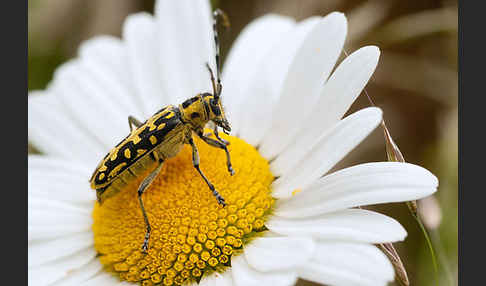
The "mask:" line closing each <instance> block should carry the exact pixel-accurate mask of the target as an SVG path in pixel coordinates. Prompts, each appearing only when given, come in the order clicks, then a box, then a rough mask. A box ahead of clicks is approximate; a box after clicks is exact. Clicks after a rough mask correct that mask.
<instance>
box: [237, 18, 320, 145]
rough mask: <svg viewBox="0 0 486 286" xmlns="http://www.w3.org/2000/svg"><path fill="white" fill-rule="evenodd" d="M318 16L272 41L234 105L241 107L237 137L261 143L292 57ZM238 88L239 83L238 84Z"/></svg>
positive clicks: (257, 143) (268, 126) (316, 21)
mask: <svg viewBox="0 0 486 286" xmlns="http://www.w3.org/2000/svg"><path fill="white" fill-rule="evenodd" d="M319 21H320V18H319V17H311V18H307V19H306V20H304V21H302V22H300V23H298V24H297V25H296V26H295V27H294V28H292V29H290V30H288V31H287V32H285V33H284V34H282V36H281V37H280V39H279V40H278V41H277V42H275V43H274V45H272V48H270V50H269V51H268V53H267V54H266V55H265V57H264V59H263V60H262V62H261V64H259V66H258V70H257V71H256V73H255V74H254V75H253V76H252V78H251V80H250V83H249V84H248V85H246V86H244V87H243V90H244V91H243V94H245V97H244V99H243V101H242V102H241V104H240V105H237V106H236V107H235V108H239V109H241V106H244V107H245V108H244V109H242V110H241V111H240V112H241V115H240V116H238V118H236V119H237V120H239V121H241V122H240V123H239V124H240V125H241V128H240V130H239V137H241V138H243V139H245V141H247V142H248V143H250V144H252V145H253V146H257V145H259V144H260V142H261V140H262V138H263V136H264V135H265V133H266V132H267V130H268V129H269V128H270V126H271V124H272V116H273V111H274V109H275V106H276V104H277V103H278V101H279V97H280V95H281V89H282V85H283V83H284V80H285V76H286V74H287V71H288V70H289V68H290V65H291V63H292V60H293V59H294V57H295V54H296V53H297V51H298V49H299V47H300V46H301V44H302V42H303V41H304V39H305V37H306V36H307V35H308V34H309V33H310V32H309V31H311V30H312V29H314V28H315V27H316V26H317V25H318V24H319ZM240 88H241V87H240Z"/></svg>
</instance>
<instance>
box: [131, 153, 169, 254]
mask: <svg viewBox="0 0 486 286" xmlns="http://www.w3.org/2000/svg"><path fill="white" fill-rule="evenodd" d="M159 162H160V164H159V166H157V168H156V169H155V170H153V171H152V172H151V173H150V174H149V175H148V176H147V177H146V178H145V179H143V181H142V182H141V183H140V186H139V187H138V191H137V193H138V201H139V203H140V208H141V209H142V214H143V219H144V220H145V225H146V226H147V230H146V232H145V239H144V241H143V245H142V251H143V252H147V249H148V242H149V239H150V231H151V229H150V223H149V220H148V217H147V214H146V213H145V208H144V207H143V201H142V195H143V193H144V192H145V190H146V189H147V187H148V186H150V183H152V181H153V180H154V179H155V177H156V176H157V174H158V173H159V172H160V169H162V164H163V162H164V161H159Z"/></svg>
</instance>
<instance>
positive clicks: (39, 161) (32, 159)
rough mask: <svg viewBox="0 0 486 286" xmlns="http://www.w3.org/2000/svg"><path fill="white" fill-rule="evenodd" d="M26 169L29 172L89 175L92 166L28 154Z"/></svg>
mask: <svg viewBox="0 0 486 286" xmlns="http://www.w3.org/2000/svg"><path fill="white" fill-rule="evenodd" d="M28 168H29V172H30V171H45V172H62V173H67V174H73V173H74V174H80V175H85V174H90V172H91V171H92V170H91V168H92V166H85V165H83V164H81V163H77V164H73V162H72V161H71V160H68V159H64V158H58V157H53V156H45V155H37V154H29V156H28Z"/></svg>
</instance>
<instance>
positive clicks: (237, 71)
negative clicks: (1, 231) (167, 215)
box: [28, 0, 438, 286]
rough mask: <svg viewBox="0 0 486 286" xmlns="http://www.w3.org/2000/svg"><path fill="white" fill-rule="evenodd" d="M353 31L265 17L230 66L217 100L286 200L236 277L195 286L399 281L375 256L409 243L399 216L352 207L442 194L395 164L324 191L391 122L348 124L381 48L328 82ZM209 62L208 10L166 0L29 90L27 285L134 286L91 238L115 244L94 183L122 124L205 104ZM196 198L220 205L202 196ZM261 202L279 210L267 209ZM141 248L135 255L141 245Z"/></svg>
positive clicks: (356, 57) (361, 170)
mask: <svg viewBox="0 0 486 286" xmlns="http://www.w3.org/2000/svg"><path fill="white" fill-rule="evenodd" d="M346 31H347V23H346V18H345V16H344V15H343V14H340V13H331V14H329V15H327V16H326V17H312V18H309V19H307V20H304V21H302V22H299V23H295V22H294V21H293V20H292V19H289V18H286V17H282V16H277V15H267V16H264V17H262V18H259V19H257V20H255V21H254V22H252V23H251V24H250V25H248V27H246V29H245V30H244V31H243V32H242V33H241V35H240V36H239V38H238V39H237V41H236V42H235V44H234V47H233V48H232V50H231V52H230V54H229V56H228V59H227V61H226V64H225V67H224V77H223V95H222V98H223V101H224V104H225V106H226V112H227V113H228V117H229V120H230V122H231V124H232V126H233V133H232V134H233V135H237V136H238V137H240V138H241V139H243V140H244V141H246V142H248V143H249V144H251V145H253V146H256V147H257V148H258V153H259V154H260V155H261V156H262V157H263V158H265V159H267V160H268V161H269V162H270V163H269V166H270V170H271V173H272V174H273V175H274V176H275V177H276V178H277V179H276V180H275V181H273V183H272V185H271V190H272V196H273V197H274V198H277V199H278V200H277V201H276V202H275V204H274V205H273V212H272V213H271V214H270V215H269V216H268V217H265V219H266V221H265V222H264V224H265V226H266V227H267V228H268V230H267V231H263V232H259V234H260V236H259V237H257V238H255V239H253V240H251V241H249V242H246V241H245V242H244V243H243V248H242V250H243V253H242V254H241V255H233V256H231V255H230V258H231V267H227V268H226V270H225V271H224V272H223V273H222V274H219V273H212V274H209V275H205V276H204V277H203V278H202V280H201V282H200V285H238V286H251V285H274V286H278V285H292V284H294V283H295V281H296V279H297V278H298V277H301V278H304V279H307V280H311V281H316V282H319V283H325V284H329V285H385V284H386V283H387V282H388V281H391V280H393V277H394V273H393V268H392V266H391V264H390V262H389V261H388V260H387V258H386V256H385V255H384V254H383V253H381V252H380V251H379V250H378V249H377V248H376V247H375V246H373V245H372V244H375V243H384V242H394V241H400V240H403V239H404V238H405V236H406V232H405V230H404V229H403V227H402V226H401V225H400V224H399V223H398V222H396V221H395V220H394V219H392V218H389V217H387V216H384V215H381V214H378V213H375V212H372V211H366V210H362V209H356V208H354V207H357V206H363V205H370V204H377V203H387V202H400V201H408V200H414V199H419V198H422V197H425V196H428V195H430V194H432V193H433V192H435V190H436V188H437V185H438V182H437V179H436V177H435V176H434V175H432V174H431V173H430V172H428V171H427V170H425V169H423V168H421V167H419V166H415V165H412V164H405V163H403V164H402V163H391V162H377V163H368V164H360V165H356V166H354V167H351V168H346V169H343V170H340V171H337V172H335V173H331V174H327V175H326V176H324V177H322V175H323V174H326V173H328V172H329V170H330V169H331V168H332V167H333V166H334V165H335V164H336V163H337V162H338V161H340V160H341V159H342V158H343V157H344V156H345V155H346V154H347V153H348V152H349V151H351V150H352V149H353V148H354V147H356V146H357V145H358V144H359V143H360V142H361V141H362V140H363V139H364V138H365V137H366V136H367V135H368V134H369V133H370V132H371V131H372V130H373V129H375V128H376V127H377V125H378V124H379V123H380V121H381V115H382V113H381V111H380V109H378V108H366V109H363V110H360V111H358V112H356V113H354V114H352V115H350V116H348V117H346V118H344V119H341V117H342V116H343V115H344V114H345V112H346V111H347V109H348V108H349V106H350V105H351V104H352V102H353V101H354V100H355V99H356V97H357V96H358V95H359V94H360V92H361V90H362V89H363V87H364V86H365V84H366V82H367V81H368V79H369V78H370V76H371V74H372V73H373V71H374V69H375V67H376V64H377V62H378V57H379V50H378V48H376V47H372V46H369V47H364V48H361V49H359V50H358V51H356V52H354V53H353V54H351V55H350V56H349V57H347V58H346V59H345V60H344V61H343V62H342V63H341V64H340V65H339V66H338V67H337V68H336V70H335V71H334V72H333V73H332V75H331V71H332V70H333V68H334V65H335V63H336V61H337V58H338V56H339V55H340V54H341V49H342V47H343V43H344V40H345V37H346ZM213 53H214V51H213V42H212V30H211V17H210V7H209V6H208V3H207V1H205V0H201V1H189V0H187V1H163V0H160V1H158V2H157V4H156V7H155V16H152V15H149V14H146V13H139V14H135V15H132V16H130V17H129V18H128V19H127V20H126V22H125V25H124V27H123V37H122V40H119V39H116V38H114V37H108V36H104V37H97V38H95V39H92V40H89V41H87V42H86V43H84V44H83V45H82V46H81V47H80V50H79V57H78V58H76V59H74V60H71V61H70V62H68V63H65V64H64V65H62V66H61V67H60V68H59V69H58V70H57V72H56V73H55V76H54V80H53V81H52V83H51V84H50V85H49V86H48V88H47V89H46V90H44V91H34V92H31V94H30V96H29V106H28V107H29V109H28V110H29V115H28V120H29V121H28V128H29V140H30V141H31V142H32V143H33V144H34V145H35V146H36V147H37V148H38V149H40V150H41V151H42V152H44V153H45V155H30V156H29V177H28V178H29V181H28V183H29V222H28V227H29V282H30V284H31V285H38V286H39V285H115V284H128V283H127V282H124V281H122V282H120V281H119V280H118V279H116V278H115V276H114V275H113V274H112V273H109V272H107V271H106V270H105V269H103V268H102V264H101V263H100V259H99V258H98V257H96V255H97V250H99V249H96V250H95V240H96V239H99V240H100V239H107V236H101V238H94V236H95V235H94V234H93V229H96V228H100V227H102V226H100V225H102V224H103V223H104V221H110V218H109V217H108V216H100V220H101V222H99V221H98V222H96V218H97V214H96V209H98V210H99V209H101V207H95V211H93V206H94V205H95V191H94V190H91V189H90V188H89V183H88V180H89V177H90V175H91V173H92V171H93V170H94V168H95V167H96V165H97V163H98V162H99V160H100V159H101V158H103V155H105V154H106V153H107V152H108V151H109V150H110V148H112V147H113V146H115V145H116V143H118V142H119V141H120V140H121V139H122V138H123V137H124V136H125V135H126V134H127V133H128V130H129V128H128V124H127V116H128V115H133V116H135V117H136V118H139V119H146V118H148V117H149V116H151V115H152V114H153V113H154V112H155V111H157V110H158V109H160V108H161V107H163V106H166V105H168V104H179V103H181V102H182V100H184V99H186V98H189V97H191V96H194V95H196V94H197V93H199V92H206V91H211V86H210V81H209V75H208V73H207V70H206V69H205V67H204V63H205V62H210V63H212V65H213V66H214V59H213V58H214V55H213ZM232 140H233V139H232ZM234 140H237V139H234ZM233 142H236V143H233ZM237 142H240V141H232V145H230V147H232V148H234V149H231V150H237V149H238V148H240V147H238V143H237ZM242 144H243V143H242ZM198 146H199V148H200V150H201V151H200V152H201V160H202V161H201V168H202V169H203V170H206V169H207V168H211V166H210V164H208V162H210V160H213V158H206V159H205V158H204V152H213V151H204V150H206V149H208V148H209V149H210V147H208V148H206V147H203V146H202V143H200V142H198ZM241 148H243V147H241ZM245 148H247V147H245ZM203 149H204V150H203ZM209 149H208V150H209ZM250 149H251V150H254V149H252V148H250ZM250 149H248V148H247V149H244V150H243V149H241V150H243V151H241V152H250V151H248V150H250ZM214 152H219V153H224V152H222V151H220V150H216V151H214ZM219 153H218V154H219ZM211 154H212V153H211ZM245 154H246V155H245V156H250V155H248V153H245ZM255 154H256V152H255ZM260 155H258V156H260ZM221 156H224V154H222V155H221ZM232 156H233V159H234V160H235V161H237V162H238V160H240V161H241V162H245V161H244V160H246V159H247V157H245V156H243V157H242V156H241V155H238V154H237V152H234V151H233V153H232ZM258 156H257V157H258ZM179 157H181V158H182V157H184V156H182V155H180V156H179ZM186 157H187V156H186ZM184 158H185V157H184ZM178 160H179V161H180V162H182V161H183V160H185V159H178ZM188 160H189V159H188ZM203 160H207V161H203ZM214 160H215V161H217V159H214ZM248 160H250V159H248ZM252 160H253V159H252ZM255 160H258V158H257V159H255ZM259 162H260V161H259ZM261 162H264V163H262V164H263V165H265V164H267V163H266V161H265V160H263V159H262V160H261ZM205 163H206V165H204V164H205ZM252 164H256V163H252ZM188 166H190V165H188ZM235 166H236V167H235V168H236V171H237V174H236V175H235V176H234V177H229V176H228V178H229V179H221V180H222V181H224V182H223V183H225V184H226V185H225V186H227V187H223V188H220V191H223V192H224V191H225V190H224V189H225V188H226V189H227V188H229V187H228V186H229V185H230V184H232V183H233V181H232V180H235V182H236V180H238V178H242V179H243V180H244V179H245V178H246V177H245V176H248V177H251V175H246V174H247V173H245V171H241V172H240V173H239V174H238V171H239V170H243V169H244V168H245V165H244V164H240V165H239V167H238V165H237V164H235ZM252 166H253V165H252ZM265 166H268V165H265ZM205 168H206V169H205ZM238 168H240V169H238ZM186 169H187V170H183V171H184V172H185V171H187V172H189V173H190V172H193V173H195V170H194V169H192V168H189V167H188V168H186ZM260 170H261V169H257V171H256V174H254V173H255V171H254V170H253V169H252V170H249V171H248V174H250V173H251V172H253V173H252V174H254V177H252V179H254V180H258V179H260V177H264V175H266V174H267V175H268V174H269V173H268V172H269V171H266V173H265V174H263V173H261V174H260V173H258V172H260ZM225 171H226V170H224V168H220V169H219V170H218V172H220V173H223V172H225ZM181 172H182V171H181ZM262 172H263V171H262ZM189 173H188V174H189ZM209 173H211V171H210V172H209ZM215 174H219V173H215ZM207 175H208V178H209V179H210V180H220V179H218V178H215V176H216V175H210V174H207ZM176 179H177V177H176ZM199 180H200V178H199V179H194V180H192V181H190V183H188V184H198V183H199ZM225 180H226V181H225ZM238 188H240V187H238ZM238 191H239V190H238ZM243 191H247V190H243ZM155 192H156V190H152V192H151V191H150V190H149V191H147V193H148V194H146V195H147V196H151V195H152V193H155ZM198 192H199V193H201V196H204V195H205V194H206V193H208V196H209V197H210V196H211V194H210V192H209V191H208V189H207V188H204V187H201V189H200V190H199V191H198ZM120 195H121V194H120ZM241 195H244V193H243V194H241ZM117 196H118V195H117ZM144 196H145V194H144ZM115 198H116V196H115V197H114V198H112V199H110V200H114V199H115ZM159 199H160V198H159ZM262 200H263V201H265V200H267V202H269V198H265V196H263V199H262ZM132 203H133V204H136V203H137V202H135V201H127V202H126V207H127V208H128V207H129V205H131V204H132ZM214 204H215V205H216V203H215V202H214ZM267 207H268V205H267ZM267 209H269V208H267ZM137 211H138V209H137ZM147 211H148V212H151V211H153V212H155V211H159V212H160V211H163V209H157V210H154V209H153V208H152V210H150V209H149V208H148V209H147ZM195 211H199V210H195ZM92 214H93V217H94V218H95V219H94V220H95V226H92V225H93V219H92ZM238 214H240V213H238ZM137 215H139V217H138V218H139V220H140V223H139V225H140V226H141V227H142V228H143V227H144V224H143V220H142V219H141V214H140V213H138V214H137ZM224 215H226V213H224ZM224 215H222V217H223V218H224ZM255 216H256V217H258V215H257V214H256V215H255ZM253 219H255V217H253ZM127 220H128V219H127ZM228 220H229V218H228ZM248 221H253V220H250V219H249V218H248ZM255 221H257V220H255ZM111 222H113V221H111ZM97 223H98V225H96V224H97ZM115 223H119V224H122V225H123V223H125V222H124V221H123V220H119V221H115ZM250 224H251V222H250ZM195 229H196V228H195ZM104 230H105V231H107V230H106V229H104ZM109 230H110V231H112V230H111V229H109ZM115 231H117V230H115ZM133 231H134V232H135V230H133ZM196 231H197V229H196ZM249 231H250V233H249V235H251V234H254V232H255V231H254V230H253V231H252V230H251V229H250V230H249ZM95 232H96V231H95ZM127 235H129V234H127ZM208 235H209V233H208ZM245 235H246V234H245ZM187 237H189V236H187ZM151 239H152V240H153V239H154V235H153V236H152V238H151ZM155 239H156V238H155ZM133 243H135V244H136V245H137V249H138V245H141V241H139V240H136V241H133ZM100 245H101V244H100ZM99 247H102V246H99ZM153 247H154V249H155V248H156V246H155V243H154V246H153ZM230 248H231V247H230ZM235 250H236V247H235ZM190 251H192V250H190ZM137 253H139V252H138V250H137V252H133V253H132V254H134V255H135V256H137V255H138V254H137ZM154 253H157V252H154ZM191 253H192V252H191ZM136 254H137V255H136ZM196 256H197V255H196ZM137 257H138V256H137ZM216 257H217V258H218V259H219V258H220V256H217V255H216ZM134 259H135V258H134ZM136 259H140V258H136ZM164 259H166V258H164ZM126 261H128V258H127V260H126ZM136 261H139V260H136ZM208 261H209V260H208ZM216 262H218V261H217V260H216ZM216 262H215V263H216ZM159 263H160V261H159ZM208 263H209V262H208ZM136 265H138V264H136ZM203 265H206V264H203ZM127 267H128V266H127ZM143 267H145V266H143ZM143 267H142V268H143ZM171 267H174V268H175V266H171ZM207 267H209V266H207ZM127 269H128V268H127ZM127 269H125V270H123V271H126V270H127ZM143 269H145V268H143ZM143 269H142V270H143ZM171 269H172V268H171ZM204 269H207V268H204ZM145 270H146V269H145ZM120 271H122V270H120ZM148 272H150V271H148ZM148 272H147V273H148ZM137 273H138V272H137ZM156 273H157V272H153V273H149V276H148V280H146V281H145V282H144V283H146V284H150V283H151V282H149V281H155V282H161V283H165V282H166V281H165V280H164V277H166V276H164V275H168V274H163V275H159V276H156V275H157V274H156ZM162 273H165V272H162ZM118 274H120V273H118ZM137 275H144V274H140V273H139V274H137ZM154 275H155V276H154ZM177 275H182V274H181V273H179V274H177ZM191 275H192V274H191ZM122 276H123V275H122ZM123 277H125V276H123ZM137 277H138V276H137ZM191 277H192V276H191ZM171 279H172V278H171ZM167 282H173V281H172V280H170V279H169V280H167Z"/></svg>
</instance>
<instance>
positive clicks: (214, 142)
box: [197, 132, 235, 176]
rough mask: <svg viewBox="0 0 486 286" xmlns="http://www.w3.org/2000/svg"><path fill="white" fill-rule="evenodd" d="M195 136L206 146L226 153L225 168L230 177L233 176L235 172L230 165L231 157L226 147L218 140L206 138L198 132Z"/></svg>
mask: <svg viewBox="0 0 486 286" xmlns="http://www.w3.org/2000/svg"><path fill="white" fill-rule="evenodd" d="M197 135H198V136H199V137H200V138H201V139H202V140H204V142H206V143H207V144H209V145H211V146H213V147H216V148H221V149H223V150H224V152H226V166H227V167H228V172H229V173H230V174H231V176H233V175H234V174H235V170H233V166H232V165H231V157H230V153H229V151H228V148H227V147H226V144H224V143H223V142H220V141H218V140H214V139H212V138H209V137H206V136H204V134H203V133H202V132H199V133H198V134H197Z"/></svg>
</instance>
